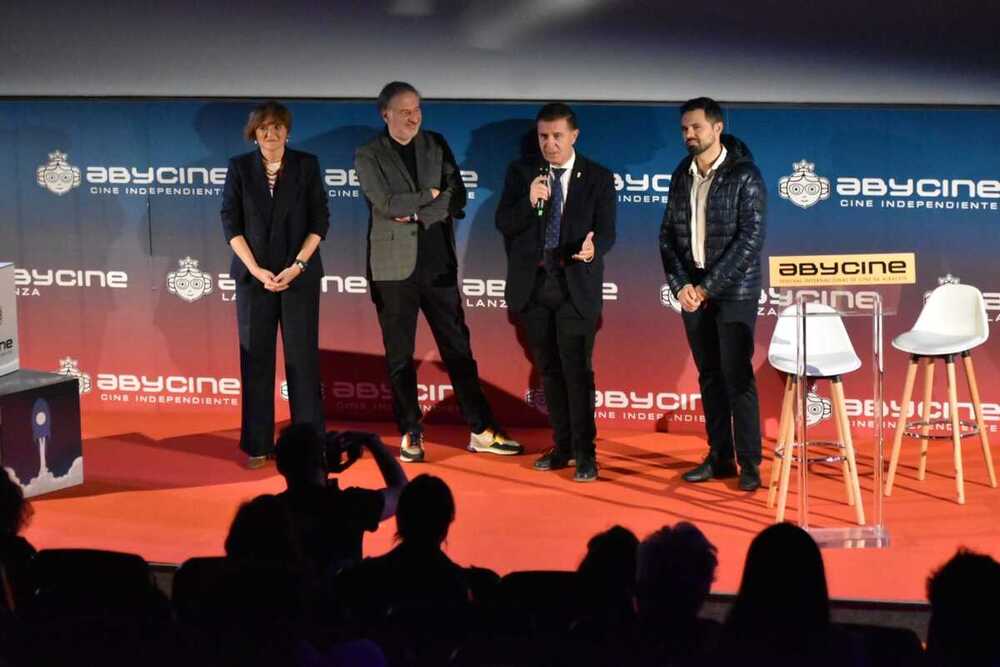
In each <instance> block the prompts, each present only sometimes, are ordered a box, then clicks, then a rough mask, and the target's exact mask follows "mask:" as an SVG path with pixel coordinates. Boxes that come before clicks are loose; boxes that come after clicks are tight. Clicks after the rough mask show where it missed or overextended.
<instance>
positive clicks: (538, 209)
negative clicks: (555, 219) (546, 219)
mask: <svg viewBox="0 0 1000 667" xmlns="http://www.w3.org/2000/svg"><path fill="white" fill-rule="evenodd" d="M538 175H539V176H545V178H546V180H547V181H549V180H551V179H552V165H546V166H544V167H539V168H538ZM535 215H537V216H538V217H539V218H540V217H542V216H543V215H545V200H544V199H539V200H538V201H537V202H535Z"/></svg>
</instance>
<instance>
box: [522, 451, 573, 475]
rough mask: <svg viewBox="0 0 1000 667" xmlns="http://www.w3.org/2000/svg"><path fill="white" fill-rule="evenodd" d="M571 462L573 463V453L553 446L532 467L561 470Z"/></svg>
mask: <svg viewBox="0 0 1000 667" xmlns="http://www.w3.org/2000/svg"><path fill="white" fill-rule="evenodd" d="M570 463H573V455H572V454H567V453H566V452H561V451H559V450H558V449H556V448H555V447H553V448H552V449H550V450H549V451H547V452H545V453H544V454H542V455H541V456H539V457H538V459H536V460H535V462H534V464H532V466H531V467H532V468H534V469H535V470H559V469H560V468H566V467H568V466H569V464H570Z"/></svg>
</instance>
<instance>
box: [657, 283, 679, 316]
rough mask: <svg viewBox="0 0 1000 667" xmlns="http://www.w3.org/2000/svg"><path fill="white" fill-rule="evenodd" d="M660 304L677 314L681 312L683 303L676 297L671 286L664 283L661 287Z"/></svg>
mask: <svg viewBox="0 0 1000 667" xmlns="http://www.w3.org/2000/svg"><path fill="white" fill-rule="evenodd" d="M660 304H661V305H662V306H663V307H664V308H670V309H672V310H673V311H674V312H675V313H679V312H681V302H680V301H679V300H678V299H677V297H676V296H674V292H673V290H672V289H670V285H668V284H666V283H664V284H663V285H662V286H661V287H660Z"/></svg>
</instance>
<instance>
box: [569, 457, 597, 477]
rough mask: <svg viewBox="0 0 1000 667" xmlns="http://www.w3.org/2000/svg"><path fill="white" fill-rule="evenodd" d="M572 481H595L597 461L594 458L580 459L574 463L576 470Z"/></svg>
mask: <svg viewBox="0 0 1000 667" xmlns="http://www.w3.org/2000/svg"><path fill="white" fill-rule="evenodd" d="M573 481H574V482H596V481H597V461H595V460H594V459H581V460H580V461H577V463H576V472H575V473H574V474H573Z"/></svg>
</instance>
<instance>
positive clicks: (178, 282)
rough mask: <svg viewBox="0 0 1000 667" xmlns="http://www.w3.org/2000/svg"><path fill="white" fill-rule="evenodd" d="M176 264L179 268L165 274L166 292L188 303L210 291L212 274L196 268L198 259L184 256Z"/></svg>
mask: <svg viewBox="0 0 1000 667" xmlns="http://www.w3.org/2000/svg"><path fill="white" fill-rule="evenodd" d="M177 264H178V265H179V266H180V268H179V269H177V270H176V271H171V272H170V273H168V274H167V291H168V292H170V293H171V294H173V295H174V296H176V297H177V298H178V299H180V300H181V301H186V302H188V303H194V302H195V301H197V300H198V299H200V298H202V297H203V296H207V295H209V294H211V293H212V276H211V274H208V273H205V272H204V271H202V270H201V269H199V268H198V260H196V259H192V258H190V257H185V258H184V259H179V260H177Z"/></svg>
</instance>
